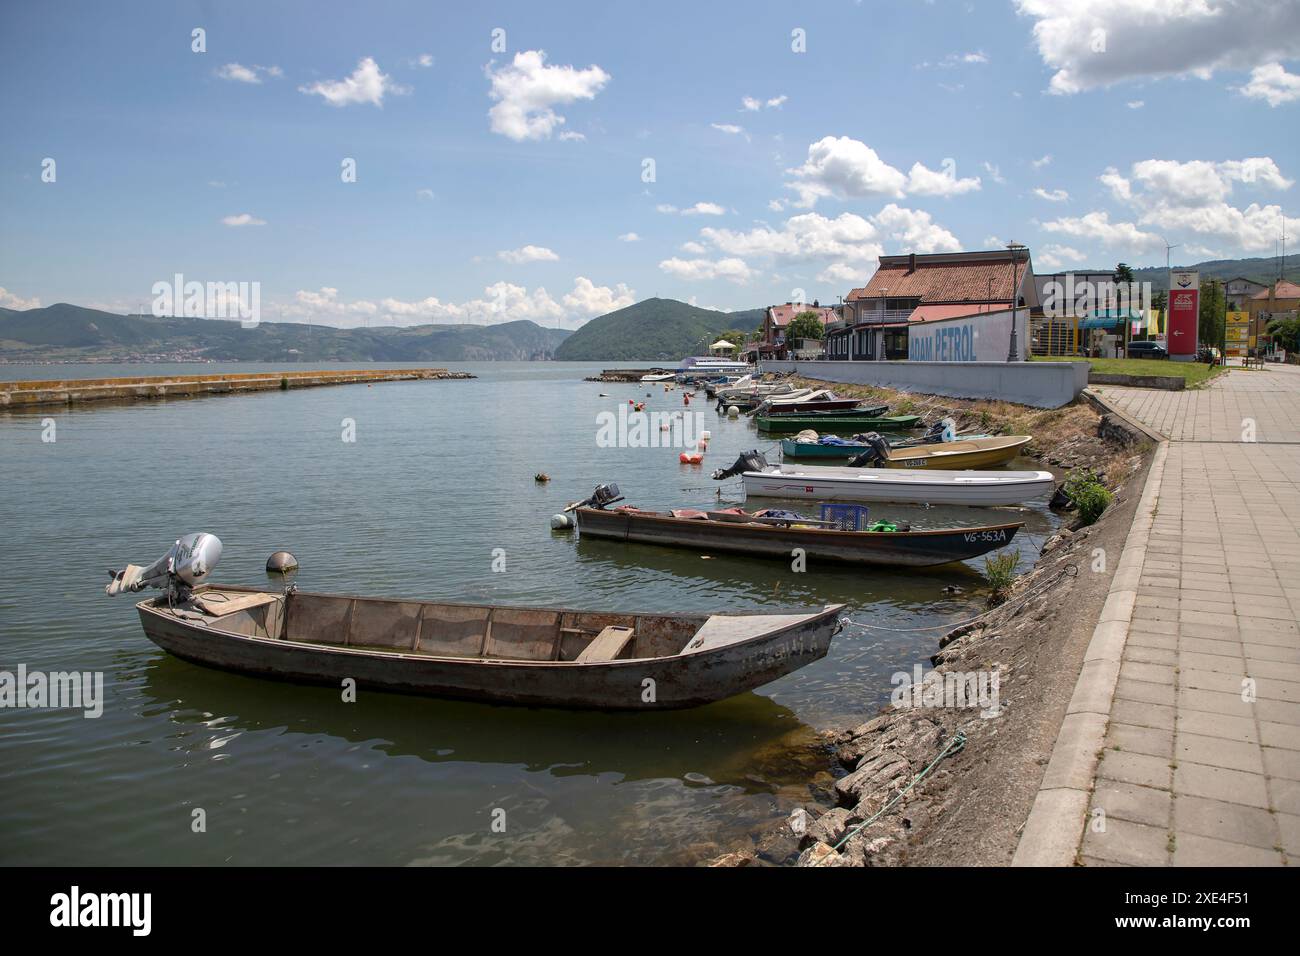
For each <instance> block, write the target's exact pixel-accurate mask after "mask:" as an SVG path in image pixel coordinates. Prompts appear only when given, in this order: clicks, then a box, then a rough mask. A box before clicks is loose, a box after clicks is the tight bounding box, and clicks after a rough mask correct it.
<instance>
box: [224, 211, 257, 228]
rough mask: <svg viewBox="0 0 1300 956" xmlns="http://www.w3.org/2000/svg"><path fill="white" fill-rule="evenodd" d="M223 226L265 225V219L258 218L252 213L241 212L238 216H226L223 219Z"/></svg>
mask: <svg viewBox="0 0 1300 956" xmlns="http://www.w3.org/2000/svg"><path fill="white" fill-rule="evenodd" d="M221 224H222V225H223V226H265V225H266V220H265V219H258V218H257V217H256V216H254V215H253V214H252V213H247V212H241V213H239V215H237V216H225V217H223V218H222V220H221Z"/></svg>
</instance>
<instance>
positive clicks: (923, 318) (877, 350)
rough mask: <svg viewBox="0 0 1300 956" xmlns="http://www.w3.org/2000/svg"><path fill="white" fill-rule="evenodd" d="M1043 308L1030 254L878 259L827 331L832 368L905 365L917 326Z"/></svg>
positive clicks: (951, 254)
mask: <svg viewBox="0 0 1300 956" xmlns="http://www.w3.org/2000/svg"><path fill="white" fill-rule="evenodd" d="M1013 303H1015V305H1017V306H1018V307H1020V308H1024V309H1032V308H1033V307H1035V306H1036V305H1037V304H1038V292H1037V288H1036V287H1035V284H1034V270H1033V265H1032V263H1031V262H1030V258H1029V250H1028V249H1020V250H1018V251H1017V252H1016V253H1015V259H1014V260H1013V258H1012V252H1011V251H1010V250H1007V249H994V250H988V251H983V252H943V253H936V254H933V255H917V254H916V253H908V254H907V255H899V256H881V257H880V267H879V268H878V269H877V270H876V274H875V275H873V276H872V277H871V281H870V282H868V283H867V284H866V285H865V286H863V287H862V288H860V289H853V290H852V291H851V292H849V294H848V296H847V297H846V298H845V300H844V306H843V312H844V314H843V319H842V321H839V322H836V323H835V324H833V325H831V326H830V327H829V328H828V329H827V334H826V357H827V358H828V359H832V360H840V361H844V360H871V359H896V358H907V340H908V334H907V330H908V328H909V326H911V325H913V324H915V323H917V322H930V321H934V320H937V319H952V318H957V317H960V316H967V315H975V314H978V313H981V312H1000V311H1002V310H1004V309H1009V308H1011V306H1012V304H1013Z"/></svg>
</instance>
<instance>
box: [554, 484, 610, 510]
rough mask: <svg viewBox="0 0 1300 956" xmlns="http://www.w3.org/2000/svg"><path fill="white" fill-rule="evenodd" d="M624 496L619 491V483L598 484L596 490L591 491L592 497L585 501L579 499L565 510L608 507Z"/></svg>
mask: <svg viewBox="0 0 1300 956" xmlns="http://www.w3.org/2000/svg"><path fill="white" fill-rule="evenodd" d="M622 500H623V496H622V495H621V494H619V493H618V485H597V486H596V490H595V491H593V492H592V493H591V497H590V498H588V499H586V500H585V501H579V502H578V503H577V504H575V505H569V507H568V508H565V509H564V510H565V511H571V510H573V509H574V508H606V507H608V506H609V505H612V504H614V502H616V501H622Z"/></svg>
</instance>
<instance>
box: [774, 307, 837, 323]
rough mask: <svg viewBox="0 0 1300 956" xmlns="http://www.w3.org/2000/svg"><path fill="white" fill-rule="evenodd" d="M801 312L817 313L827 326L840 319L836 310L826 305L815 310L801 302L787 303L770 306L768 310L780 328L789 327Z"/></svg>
mask: <svg viewBox="0 0 1300 956" xmlns="http://www.w3.org/2000/svg"><path fill="white" fill-rule="evenodd" d="M800 312H816V313H817V316H818V318H820V319H821V320H822V325H825V324H826V323H827V322H834V321H835V320H836V318H838V316H836V315H835V310H834V309H831V308H827V307H826V306H824V305H823V306H819V307H816V308H814V307H813V306H811V305H804V304H803V303H801V302H787V303H785V304H784V305H774V306H770V307H769V308H768V310H767V314H768V315H769V316H770V317H771V319H772V322H773V324H774V325H778V326H781V325H789V324H790V320H791V319H793V318H794V317H795V316H796V315H798V314H799V313H800Z"/></svg>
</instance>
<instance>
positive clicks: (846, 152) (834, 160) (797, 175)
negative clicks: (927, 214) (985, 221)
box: [786, 136, 980, 208]
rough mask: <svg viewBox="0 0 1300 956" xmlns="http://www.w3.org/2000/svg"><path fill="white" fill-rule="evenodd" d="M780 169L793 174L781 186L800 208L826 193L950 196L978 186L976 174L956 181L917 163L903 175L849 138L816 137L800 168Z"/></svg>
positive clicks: (853, 196) (854, 196) (947, 173)
mask: <svg viewBox="0 0 1300 956" xmlns="http://www.w3.org/2000/svg"><path fill="white" fill-rule="evenodd" d="M949 169H951V167H949ZM786 172H787V173H789V174H790V175H791V176H792V177H793V180H792V181H790V182H788V183H786V188H787V189H790V190H793V191H794V192H795V194H796V195H797V196H798V197H799V198H798V199H797V200H796V201H795V205H797V206H800V207H804V208H809V207H812V206H814V205H816V203H817V201H818V200H819V199H824V198H830V197H835V198H839V199H857V198H862V197H866V196H882V197H888V198H893V199H901V198H903V197H904V196H906V195H908V194H916V195H927V196H955V195H960V194H961V193H965V192H970V191H972V190H976V189H979V188H980V180H979V178H978V177H974V178H969V179H958V178H957V177H956V175H954V174H953V173H951V172H950V171H949V170H944V171H940V172H936V171H934V170H932V169H929V168H928V167H926V166H925V165H923V164H922V163H919V162H918V163H914V164H913V165H912V168H911V170H909V171H908V173H906V174H904V173H903V172H902V170H899V169H896V168H895V167H893V166H891V165H890V164H889V163H887V162H885V161H884V160H883V159H881V158H880V156H879V155H878V154H877V153H876V151H875V150H874V149H872V148H871V147H870V146H868V145H867V144H866V143H864V142H862V141H861V140H856V139H853V138H852V137H849V136H838V137H837V136H824V137H822V138H821V139H819V140H818V141H817V142H815V143H813V144H811V145H810V146H809V147H808V158H807V159H806V160H805V161H804V164H803V165H802V166H798V167H795V168H794V169H789V170H786Z"/></svg>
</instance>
